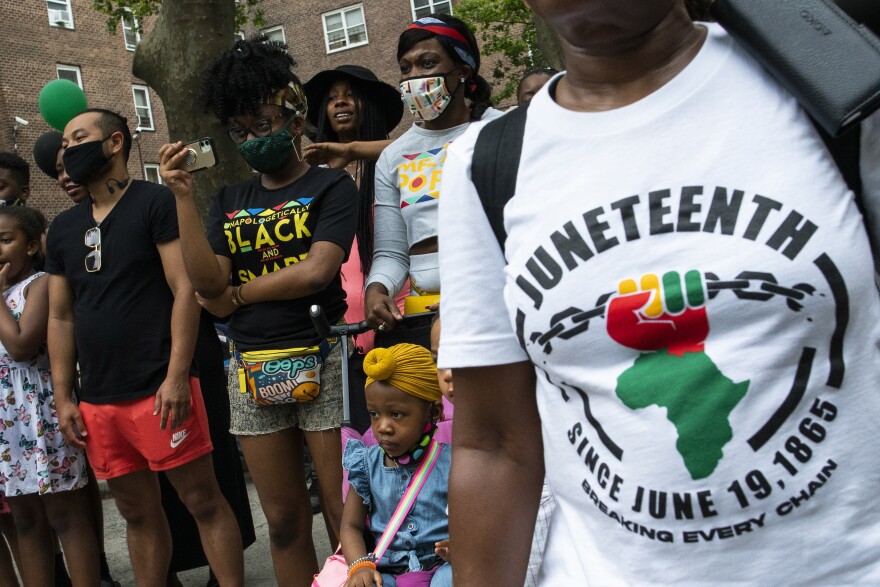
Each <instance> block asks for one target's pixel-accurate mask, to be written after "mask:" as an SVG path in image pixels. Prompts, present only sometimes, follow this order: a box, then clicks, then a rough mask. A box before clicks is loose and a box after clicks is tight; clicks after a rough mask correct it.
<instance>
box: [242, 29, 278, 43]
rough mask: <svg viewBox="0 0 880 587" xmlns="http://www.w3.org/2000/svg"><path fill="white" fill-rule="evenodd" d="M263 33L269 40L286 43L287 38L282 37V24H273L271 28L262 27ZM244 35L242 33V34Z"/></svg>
mask: <svg viewBox="0 0 880 587" xmlns="http://www.w3.org/2000/svg"><path fill="white" fill-rule="evenodd" d="M263 33H264V34H265V35H266V36H267V37H269V40H270V41H278V42H279V43H287V40H286V39H285V38H284V27H283V26H280V25H279V26H273V27H272V28H271V29H263ZM242 37H244V35H242Z"/></svg>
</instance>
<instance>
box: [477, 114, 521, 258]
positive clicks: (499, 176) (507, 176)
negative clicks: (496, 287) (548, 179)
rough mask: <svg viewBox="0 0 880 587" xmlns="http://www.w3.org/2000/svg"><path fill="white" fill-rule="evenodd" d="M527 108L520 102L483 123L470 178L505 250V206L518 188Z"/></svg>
mask: <svg viewBox="0 0 880 587" xmlns="http://www.w3.org/2000/svg"><path fill="white" fill-rule="evenodd" d="M527 109H528V104H525V105H523V106H519V107H518V108H516V109H515V110H514V111H513V112H510V113H508V114H505V115H504V116H502V117H501V118H497V119H495V120H493V121H492V122H490V123H488V124H487V125H486V126H484V127H483V129H482V130H481V131H480V134H479V136H478V137H477V142H476V144H475V145H474V154H473V159H472V161H471V181H473V183H474V187H476V188H477V194H479V196H480V202H481V203H482V204H483V210H485V212H486V217H487V218H488V219H489V226H491V227H492V232H494V233H495V238H496V239H498V245H499V246H500V247H501V250H502V251H503V250H504V241H505V240H507V233H506V232H505V231H504V206H505V204H507V202H508V201H510V198H512V197H513V194H514V192H515V191H516V178H517V175H518V173H519V161H520V156H521V155H522V146H523V135H525V132H526V111H527Z"/></svg>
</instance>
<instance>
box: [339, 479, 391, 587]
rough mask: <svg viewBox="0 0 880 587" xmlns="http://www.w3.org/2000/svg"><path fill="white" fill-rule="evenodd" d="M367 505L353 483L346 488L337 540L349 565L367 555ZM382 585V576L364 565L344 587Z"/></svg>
mask: <svg viewBox="0 0 880 587" xmlns="http://www.w3.org/2000/svg"><path fill="white" fill-rule="evenodd" d="M368 514H369V512H368V511H367V507H366V506H365V505H364V501H363V499H361V497H360V496H359V495H358V493H357V491H356V490H355V488H354V485H350V486H349V488H348V499H346V500H345V505H344V506H343V508H342V524H341V525H340V528H339V540H340V542H341V544H342V554H343V556H345V562H347V563H348V564H349V565H351V564H352V563H354V561H356V560H358V559H360V558H363V557H365V556H367V545H366V543H364V530H365V529H366V526H367V524H366V521H367V515H368ZM374 584H375V585H382V576H381V575H380V574H379V572H378V571H377V570H376V569H373V568H370V567H365V568H362V569H360V570H358V571H356V572H355V574H354V575H352V576H351V578H349V580H348V581H347V582H346V583H345V586H346V587H372V586H373V585H374Z"/></svg>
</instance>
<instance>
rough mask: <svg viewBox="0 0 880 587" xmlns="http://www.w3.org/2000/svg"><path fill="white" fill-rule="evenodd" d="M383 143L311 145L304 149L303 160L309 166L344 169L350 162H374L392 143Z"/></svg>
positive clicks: (389, 141) (391, 141)
mask: <svg viewBox="0 0 880 587" xmlns="http://www.w3.org/2000/svg"><path fill="white" fill-rule="evenodd" d="M393 142H394V141H393V140H392V139H386V140H384V141H352V142H350V143H313V144H311V145H309V146H307V147H306V148H305V151H304V152H303V158H304V159H305V160H306V163H308V164H309V165H326V166H327V167H332V168H334V169H345V167H346V166H347V165H348V164H349V163H351V162H352V161H357V160H359V159H360V160H364V161H376V160H378V159H379V155H381V154H382V151H384V150H385V147H387V146H388V145H390V144H391V143H393Z"/></svg>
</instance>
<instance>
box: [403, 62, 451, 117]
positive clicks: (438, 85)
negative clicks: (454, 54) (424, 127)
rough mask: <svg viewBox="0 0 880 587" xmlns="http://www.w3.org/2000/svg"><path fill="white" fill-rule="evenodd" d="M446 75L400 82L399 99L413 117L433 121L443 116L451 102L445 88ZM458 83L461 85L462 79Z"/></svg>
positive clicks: (413, 78) (412, 78)
mask: <svg viewBox="0 0 880 587" xmlns="http://www.w3.org/2000/svg"><path fill="white" fill-rule="evenodd" d="M448 75H449V74H448V73H447V74H445V75H442V76H437V75H431V76H424V77H411V78H409V79H405V80H403V81H402V82H400V97H401V99H402V100H403V103H404V104H405V105H406V107H407V108H409V111H410V113H411V114H412V115H413V116H415V117H417V118H421V119H422V120H434V119H435V118H437V117H438V116H440V115H441V114H443V111H444V110H446V107H447V106H449V104H450V103H451V102H452V94H450V93H449V90H448V89H447V88H446V77H447V76H448ZM460 81H461V82H462V83H463V82H464V79H463V78H462V79H461V80H460ZM459 87H461V86H460V85H459ZM455 91H458V88H456V90H455ZM454 93H455V92H453V94H454Z"/></svg>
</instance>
